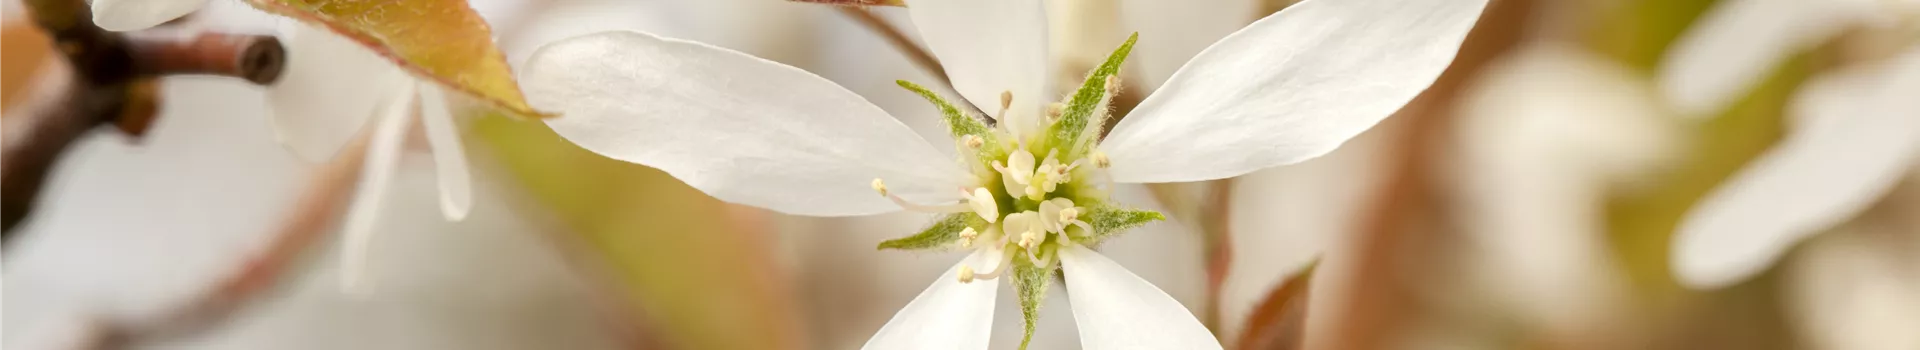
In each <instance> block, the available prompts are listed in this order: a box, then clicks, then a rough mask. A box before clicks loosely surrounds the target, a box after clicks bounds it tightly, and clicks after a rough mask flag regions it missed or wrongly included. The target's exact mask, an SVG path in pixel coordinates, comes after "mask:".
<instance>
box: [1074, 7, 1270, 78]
mask: <svg viewBox="0 0 1920 350" xmlns="http://www.w3.org/2000/svg"><path fill="white" fill-rule="evenodd" d="M1098 1H1113V0H1098ZM1264 2H1266V1H1264V0H1213V1H1208V2H1206V3H1205V4H1204V5H1196V4H1194V3H1190V2H1186V1H1165V0H1120V4H1121V6H1122V7H1121V8H1120V14H1121V20H1122V21H1124V22H1125V24H1126V27H1127V28H1128V29H1131V31H1133V32H1140V33H1144V35H1142V39H1141V41H1140V42H1139V43H1137V44H1135V47H1134V50H1133V55H1131V56H1128V58H1127V61H1128V62H1138V63H1135V64H1134V67H1139V69H1140V70H1139V71H1137V72H1135V73H1139V74H1137V75H1134V76H1138V77H1141V78H1142V80H1143V81H1141V82H1139V83H1137V84H1145V85H1144V86H1159V85H1160V84H1161V83H1165V82H1166V81H1167V78H1168V77H1171V76H1173V72H1175V71H1178V70H1179V69H1180V66H1181V65H1183V64H1185V63H1187V61H1188V60H1192V59H1193V55H1195V54H1198V53H1200V50H1203V49H1206V48H1207V45H1208V44H1211V43H1213V42H1215V41H1220V38H1223V37H1226V36H1227V34H1232V33H1233V32H1235V31H1238V30H1240V28H1241V27H1243V26H1245V25H1246V24H1247V22H1249V21H1253V20H1255V19H1260V16H1261V15H1265V13H1260V12H1259V10H1260V8H1261V6H1263V5H1264V4H1262V3H1264ZM1116 45H1119V40H1114V41H1113V44H1112V45H1109V46H1107V47H1105V48H1103V49H1104V50H1105V51H1100V52H1099V53H1098V55H1099V56H1100V57H1099V58H1096V59H1097V60H1104V59H1106V55H1107V54H1108V53H1110V52H1112V51H1113V46H1116ZM1073 73H1074V74H1086V72H1073Z"/></svg>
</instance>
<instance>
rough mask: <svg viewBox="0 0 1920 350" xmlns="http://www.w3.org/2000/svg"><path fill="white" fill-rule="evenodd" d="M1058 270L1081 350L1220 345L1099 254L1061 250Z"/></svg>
mask: <svg viewBox="0 0 1920 350" xmlns="http://www.w3.org/2000/svg"><path fill="white" fill-rule="evenodd" d="M1060 268H1061V269H1063V270H1064V271H1062V273H1063V274H1065V275H1066V279H1067V300H1068V301H1070V302H1072V303H1073V304H1072V305H1073V322H1074V323H1075V324H1076V325H1078V326H1079V328H1080V345H1081V348H1083V349H1089V350H1111V349H1219V348H1220V341H1219V340H1215V339H1214V338H1213V333H1210V332H1208V331H1207V327H1206V326H1203V325H1200V319H1198V318H1194V317H1193V313H1192V312H1189V311H1187V308H1186V307H1185V306H1182V305H1180V302H1179V301H1177V300H1173V297H1171V296H1167V293H1166V292H1162V291H1160V288H1156V287H1154V286H1153V284H1149V283H1147V281H1146V280H1142V279H1140V276H1134V275H1133V273H1132V272H1128V271H1127V268H1125V267H1120V264H1117V263H1114V262H1113V260H1109V259H1107V257H1105V256H1101V255H1100V253H1095V252H1094V251H1092V250H1088V249H1087V248H1086V247H1081V246H1079V245H1067V246H1065V247H1061V248H1060Z"/></svg>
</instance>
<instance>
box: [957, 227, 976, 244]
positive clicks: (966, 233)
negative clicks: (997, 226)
mask: <svg viewBox="0 0 1920 350" xmlns="http://www.w3.org/2000/svg"><path fill="white" fill-rule="evenodd" d="M960 238H961V239H965V240H969V241H971V240H973V239H974V238H980V231H974V230H973V228H972V227H968V228H964V229H960Z"/></svg>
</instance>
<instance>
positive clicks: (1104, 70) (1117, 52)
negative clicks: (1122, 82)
mask: <svg viewBox="0 0 1920 350" xmlns="http://www.w3.org/2000/svg"><path fill="white" fill-rule="evenodd" d="M1138 39H1140V33H1134V34H1133V35H1132V36H1128V37H1127V42H1125V43H1121V44H1120V48H1117V49H1113V54H1112V55H1108V56H1107V62H1106V63H1101V64H1100V67H1096V68H1094V69H1093V73H1092V74H1088V75H1087V81H1086V82H1084V83H1081V84H1080V89H1079V90H1076V91H1074V93H1073V99H1071V100H1068V101H1067V107H1066V110H1065V111H1062V113H1061V114H1060V121H1058V122H1056V123H1054V124H1053V129H1052V131H1051V132H1050V135H1053V139H1052V142H1053V144H1054V145H1060V146H1065V148H1066V153H1067V155H1070V156H1077V155H1079V152H1080V151H1082V150H1083V148H1082V147H1081V146H1082V145H1084V144H1085V143H1086V142H1087V141H1091V140H1092V139H1093V138H1092V136H1093V135H1099V134H1100V132H1099V130H1093V129H1097V128H1098V127H1097V126H1098V125H1101V123H1105V122H1106V119H1107V115H1108V114H1110V113H1109V112H1111V111H1110V110H1109V108H1107V103H1108V102H1109V101H1111V100H1112V99H1113V96H1112V95H1113V94H1114V93H1118V89H1117V87H1115V88H1113V89H1110V88H1109V87H1108V86H1107V83H1108V78H1110V77H1113V76H1114V75H1115V74H1119V73H1120V64H1121V63H1123V62H1126V61H1127V54H1129V53H1132V52H1133V42H1134V41H1135V40H1138ZM1089 126H1096V127H1092V128H1090V127H1089Z"/></svg>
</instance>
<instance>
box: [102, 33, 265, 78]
mask: <svg viewBox="0 0 1920 350" xmlns="http://www.w3.org/2000/svg"><path fill="white" fill-rule="evenodd" d="M129 46H130V47H129V48H128V49H129V51H130V53H131V54H132V55H133V57H140V58H141V59H140V60H138V61H135V62H134V70H135V71H136V72H138V73H141V74H147V75H166V74H211V75H220V76H229V77H237V78H241V79H246V80H247V81H251V82H253V83H255V84H261V85H266V84H270V83H273V81H274V80H275V79H278V78H279V77H280V70H281V69H283V68H284V67H283V65H284V63H285V62H286V51H285V49H284V48H282V47H281V45H280V40H279V39H275V38H274V37H272V36H265V35H245V34H232V33H198V34H195V35H194V36H192V37H182V36H178V35H166V36H139V37H135V39H134V40H132V41H130V42H129Z"/></svg>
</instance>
